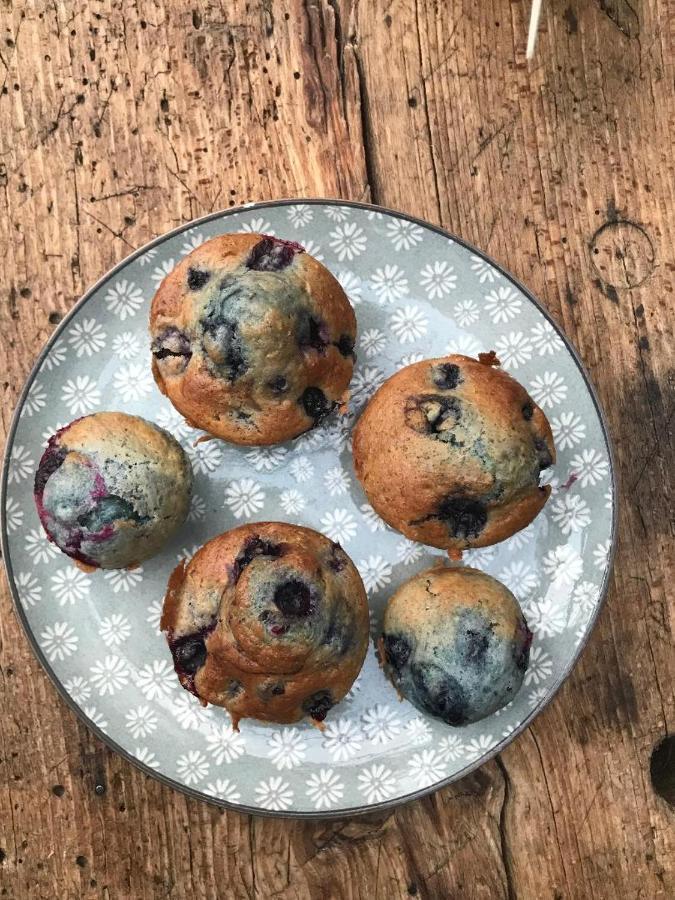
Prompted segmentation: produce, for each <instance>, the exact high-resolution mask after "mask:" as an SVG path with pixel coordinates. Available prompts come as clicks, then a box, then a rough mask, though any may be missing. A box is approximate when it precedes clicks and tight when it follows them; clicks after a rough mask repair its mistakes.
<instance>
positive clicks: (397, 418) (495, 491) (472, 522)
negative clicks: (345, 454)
mask: <svg viewBox="0 0 675 900" xmlns="http://www.w3.org/2000/svg"><path fill="white" fill-rule="evenodd" d="M353 452H354V466H355V470H356V474H357V476H358V478H359V479H360V481H361V484H362V485H363V488H364V490H365V492H366V494H367V495H368V499H369V500H370V503H371V504H372V506H373V507H374V508H375V510H376V511H377V512H378V513H379V515H380V516H381V517H382V518H383V519H384V520H385V521H386V522H388V523H389V525H391V526H392V527H394V528H396V529H398V531H401V532H402V533H403V534H405V535H406V537H408V538H411V539H412V540H415V541H420V542H422V543H424V544H431V545H432V546H434V547H441V548H444V549H447V550H449V551H451V553H453V554H454V553H457V552H461V551H462V550H463V549H466V548H468V547H482V546H485V545H487V544H494V543H496V542H497V541H502V540H504V539H505V538H507V537H509V536H510V535H512V534H514V532H516V531H519V530H520V529H521V528H524V527H525V526H526V525H528V524H529V523H530V522H531V521H532V519H533V518H534V517H535V516H536V515H537V513H538V512H539V511H540V510H541V509H542V507H543V506H544V504H545V503H546V500H547V499H548V496H549V494H550V490H551V489H550V487H548V486H546V487H540V486H539V475H540V472H541V471H542V470H543V469H545V468H547V467H548V466H550V465H552V464H553V462H554V461H555V447H554V445H553V437H552V435H551V428H550V426H549V423H548V420H547V419H546V416H545V415H544V413H543V412H542V411H541V409H539V407H538V406H537V405H536V403H535V402H534V401H533V400H532V398H531V397H530V396H529V395H528V393H527V391H526V390H525V388H523V387H522V386H521V385H520V384H518V382H517V381H515V380H514V379H513V378H511V377H510V376H509V375H507V374H506V372H504V371H502V370H501V369H499V368H495V366H494V359H493V358H492V357H490V356H489V355H487V356H485V357H483V358H482V361H479V360H475V359H471V358H470V357H467V356H448V357H445V358H443V359H430V360H425V361H423V362H419V363H414V364H413V365H411V366H406V367H405V368H403V369H400V370H399V371H398V372H396V374H395V375H393V376H392V377H391V378H389V379H388V380H387V381H386V382H385V383H384V384H383V385H382V387H381V388H380V389H379V390H378V391H377V392H376V394H375V395H374V397H373V398H372V399H371V401H370V402H369V404H368V406H367V407H366V409H365V411H364V413H363V415H362V416H361V418H360V420H359V422H358V424H357V427H356V430H355V432H354V440H353Z"/></svg>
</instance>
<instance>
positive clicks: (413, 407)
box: [403, 394, 461, 443]
mask: <svg viewBox="0 0 675 900" xmlns="http://www.w3.org/2000/svg"><path fill="white" fill-rule="evenodd" d="M403 415H404V417H405V423H406V425H407V426H408V427H409V428H412V429H413V431H417V432H419V433H420V434H432V435H438V437H439V439H440V440H444V441H447V442H448V443H453V442H454V441H453V438H454V435H453V434H452V427H453V426H454V425H456V424H457V423H458V422H459V419H460V416H461V407H460V402H459V400H457V399H456V398H455V397H443V396H442V395H441V394H424V395H422V396H419V397H408V399H407V400H406V404H405V408H404V410H403Z"/></svg>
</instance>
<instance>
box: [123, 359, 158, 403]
mask: <svg viewBox="0 0 675 900" xmlns="http://www.w3.org/2000/svg"><path fill="white" fill-rule="evenodd" d="M153 384H154V382H153V380H152V374H151V372H150V370H149V369H148V367H147V366H146V365H144V364H143V363H134V362H132V363H129V364H128V365H126V366H123V367H122V368H121V369H118V371H117V372H115V374H114V376H113V386H114V388H115V390H116V391H117V392H118V393H119V395H120V397H121V398H122V400H123V401H124V402H125V403H129V402H130V401H132V400H142V399H143V397H147V395H148V394H149V393H150V391H151V390H152V386H153Z"/></svg>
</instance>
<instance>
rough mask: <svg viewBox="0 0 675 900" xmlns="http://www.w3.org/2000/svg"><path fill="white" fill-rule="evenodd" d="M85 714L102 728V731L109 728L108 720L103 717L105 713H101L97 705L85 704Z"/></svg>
mask: <svg viewBox="0 0 675 900" xmlns="http://www.w3.org/2000/svg"><path fill="white" fill-rule="evenodd" d="M84 714H85V716H86V717H87V718H88V719H89V720H90V721H91V722H92V723H93V724H94V725H95V726H96V727H97V728H100V729H101V731H105V730H106V729H107V727H108V722H107V720H106V719H105V718H104V717H103V713H100V712H99V711H98V710H97V709H96V707H95V706H85V707H84Z"/></svg>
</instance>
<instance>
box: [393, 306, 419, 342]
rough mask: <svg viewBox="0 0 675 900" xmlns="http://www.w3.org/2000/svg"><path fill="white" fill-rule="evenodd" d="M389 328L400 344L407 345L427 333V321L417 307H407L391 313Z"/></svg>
mask: <svg viewBox="0 0 675 900" xmlns="http://www.w3.org/2000/svg"><path fill="white" fill-rule="evenodd" d="M389 327H390V328H391V330H392V332H393V334H395V335H396V337H397V338H398V340H399V342H400V343H401V344H407V343H412V342H413V341H416V340H417V339H418V338H421V337H423V336H424V335H425V334H426V333H427V328H428V327H429V320H428V318H427V317H426V315H425V314H424V313H423V312H422V310H421V309H420V308H419V307H418V306H411V305H407V306H404V307H403V308H402V309H401V308H399V309H397V310H396V311H395V312H394V313H393V315H392V316H391V318H390V319H389Z"/></svg>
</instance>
